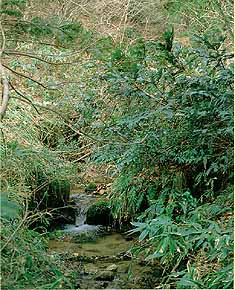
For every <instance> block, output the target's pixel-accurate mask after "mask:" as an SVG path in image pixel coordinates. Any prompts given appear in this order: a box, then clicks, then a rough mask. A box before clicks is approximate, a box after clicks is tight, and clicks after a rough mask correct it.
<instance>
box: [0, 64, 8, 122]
mask: <svg viewBox="0 0 235 290" xmlns="http://www.w3.org/2000/svg"><path fill="white" fill-rule="evenodd" d="M0 74H1V79H2V102H1V107H0V118H1V119H2V118H3V116H4V115H5V113H6V109H7V105H8V102H9V84H8V80H7V76H6V73H5V70H4V67H3V65H2V64H1V62H0Z"/></svg>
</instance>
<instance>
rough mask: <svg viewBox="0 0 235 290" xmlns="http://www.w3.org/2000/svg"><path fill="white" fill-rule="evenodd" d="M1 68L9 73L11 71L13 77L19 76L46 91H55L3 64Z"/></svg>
mask: <svg viewBox="0 0 235 290" xmlns="http://www.w3.org/2000/svg"><path fill="white" fill-rule="evenodd" d="M2 66H4V67H5V68H6V69H8V70H9V71H11V72H12V73H14V74H15V75H18V76H21V77H23V78H26V79H28V80H31V81H32V82H34V83H36V84H37V85H39V86H41V87H43V88H44V89H46V90H55V89H53V88H51V87H48V86H46V85H44V84H43V83H41V82H39V81H38V80H35V79H33V78H31V77H30V76H27V75H25V74H23V73H21V72H18V71H15V70H14V69H12V68H11V67H9V66H7V65H5V64H3V65H2Z"/></svg>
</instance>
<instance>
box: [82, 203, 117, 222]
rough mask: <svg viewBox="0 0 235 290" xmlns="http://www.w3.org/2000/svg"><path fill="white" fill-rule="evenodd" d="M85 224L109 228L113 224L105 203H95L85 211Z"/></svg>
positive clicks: (108, 207) (107, 204)
mask: <svg viewBox="0 0 235 290" xmlns="http://www.w3.org/2000/svg"><path fill="white" fill-rule="evenodd" d="M86 222H87V224H90V225H103V226H109V225H111V224H112V223H113V217H112V214H111V209H110V206H109V203H108V202H107V201H97V202H96V203H94V204H93V205H91V206H90V207H89V209H88V211H87V217H86Z"/></svg>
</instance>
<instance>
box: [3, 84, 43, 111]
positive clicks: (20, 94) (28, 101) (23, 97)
mask: <svg viewBox="0 0 235 290" xmlns="http://www.w3.org/2000/svg"><path fill="white" fill-rule="evenodd" d="M9 85H10V87H11V88H12V89H13V90H14V91H15V92H16V94H17V95H19V96H20V97H21V98H19V97H13V96H12V98H17V99H19V100H21V101H22V102H26V103H27V104H30V105H31V106H32V107H33V108H34V109H35V111H36V112H37V113H38V114H39V115H40V112H39V111H38V108H37V107H36V106H35V104H34V103H33V102H32V101H31V100H30V99H29V98H27V97H26V96H24V95H23V94H22V93H21V92H20V91H18V90H17V89H16V88H15V87H14V86H13V84H12V83H11V82H9Z"/></svg>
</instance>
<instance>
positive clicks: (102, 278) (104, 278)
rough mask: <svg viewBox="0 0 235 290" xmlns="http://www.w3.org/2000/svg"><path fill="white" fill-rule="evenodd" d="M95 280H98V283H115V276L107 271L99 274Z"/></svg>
mask: <svg viewBox="0 0 235 290" xmlns="http://www.w3.org/2000/svg"><path fill="white" fill-rule="evenodd" d="M95 279H96V280H98V281H113V279H114V274H113V272H111V271H107V270H105V271H102V272H99V273H98V274H97V275H96V278H95Z"/></svg>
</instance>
